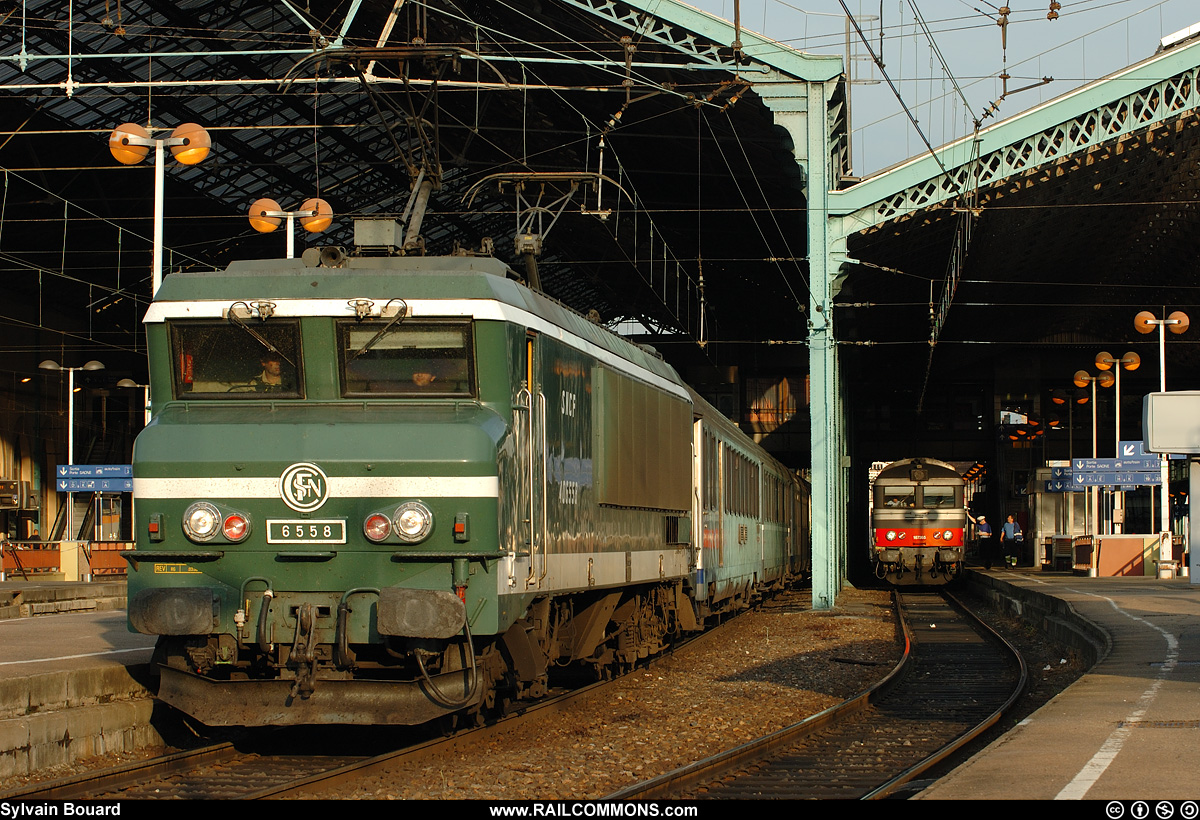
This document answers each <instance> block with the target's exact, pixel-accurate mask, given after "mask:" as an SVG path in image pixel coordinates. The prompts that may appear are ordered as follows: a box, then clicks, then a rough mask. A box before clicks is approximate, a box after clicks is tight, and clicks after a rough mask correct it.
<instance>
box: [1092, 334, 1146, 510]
mask: <svg viewBox="0 0 1200 820" xmlns="http://www.w3.org/2000/svg"><path fill="white" fill-rule="evenodd" d="M1141 364H1142V357H1141V356H1139V355H1138V354H1136V353H1134V352H1132V351H1130V352H1128V353H1126V354H1125V355H1124V356H1122V357H1121V358H1119V359H1114V358H1113V357H1112V356H1111V355H1110V354H1109V352H1108V351H1107V350H1102V351H1100V352H1099V353H1097V354H1096V369H1097V370H1104V371H1106V370H1108V369H1109V368H1110V367H1111V368H1112V369H1113V374H1114V375H1115V377H1116V394H1115V397H1116V402H1115V405H1116V416H1117V422H1116V437H1115V440H1114V443H1113V455H1114V456H1116V457H1117V458H1120V457H1121V369H1122V368H1124V369H1125V370H1137V369H1138V367H1140V366H1141ZM1124 502H1125V493H1123V492H1121V491H1120V490H1118V491H1116V492H1114V493H1113V533H1114V534H1116V533H1120V532H1121V531H1122V530H1121V526H1122V525H1123V524H1124V523H1125V510H1124Z"/></svg>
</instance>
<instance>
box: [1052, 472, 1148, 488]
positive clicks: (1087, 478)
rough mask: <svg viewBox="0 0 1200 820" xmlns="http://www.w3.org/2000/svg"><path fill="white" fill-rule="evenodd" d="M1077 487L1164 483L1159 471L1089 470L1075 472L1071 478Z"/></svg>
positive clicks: (1142, 485)
mask: <svg viewBox="0 0 1200 820" xmlns="http://www.w3.org/2000/svg"><path fill="white" fill-rule="evenodd" d="M1071 481H1072V483H1074V485H1075V486H1076V487H1111V486H1114V485H1118V484H1119V485H1122V486H1126V487H1146V486H1150V485H1160V484H1162V475H1161V474H1159V473H1132V472H1115V471H1114V472H1103V473H1101V472H1088V473H1075V475H1074V476H1073V477H1072V479H1071Z"/></svg>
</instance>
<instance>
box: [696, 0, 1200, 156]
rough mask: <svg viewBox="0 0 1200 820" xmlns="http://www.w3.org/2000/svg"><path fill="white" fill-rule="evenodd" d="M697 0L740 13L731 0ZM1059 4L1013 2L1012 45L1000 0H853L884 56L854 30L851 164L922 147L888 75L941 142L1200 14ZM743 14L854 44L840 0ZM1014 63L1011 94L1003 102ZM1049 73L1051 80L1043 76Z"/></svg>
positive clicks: (1180, 2)
mask: <svg viewBox="0 0 1200 820" xmlns="http://www.w3.org/2000/svg"><path fill="white" fill-rule="evenodd" d="M690 2H691V5H693V6H696V7H697V8H700V9H703V10H704V11H707V12H709V13H711V14H715V15H717V16H719V17H723V18H725V19H727V20H732V19H733V16H734V0H690ZM1059 2H1060V3H1061V8H1059V9H1057V12H1058V15H1059V16H1058V19H1056V20H1048V19H1047V14H1048V13H1049V11H1050V5H1051V2H1050V0H1023V2H1021V1H1020V0H1019V1H1018V2H1010V3H1009V8H1010V9H1011V11H1010V13H1009V15H1008V18H1007V19H1008V25H1007V27H1006V29H1007V38H1006V39H1007V44H1006V46H1007V47H1005V44H1004V43H1002V29H1001V27H1000V26H999V25H998V24H997V20H998V19H999V18H1000V15H999V12H998V8H999V7H1002V6H1004V2H1003V0H995V2H994V3H991V2H987V0H845V3H846V6H847V7H848V8H849V9H850V12H851V14H853V15H854V17H855V19H856V20H857V22H858V25H859V27H860V28H861V29H862V31H863V34H864V35H865V36H866V38H867V40H868V41H869V42H870V46H871V49H873V50H874V53H875V54H876V55H877V56H878V55H880V54H882V61H883V64H884V67H883V69H882V70H881V69H880V68H879V67H878V66H877V65H876V64H875V63H874V61H873V60H872V59H871V56H870V54H869V53H868V51H867V47H866V45H864V44H863V42H862V40H861V39H860V38H859V36H858V34H857V32H856V31H855V30H854V28H853V27H851V29H850V38H851V42H850V55H851V59H850V63H851V75H852V77H853V79H854V84H853V85H852V86H851V121H852V127H853V143H852V151H853V166H854V173H855V174H857V175H859V176H866V175H869V174H871V173H874V172H876V171H879V170H882V169H884V168H887V167H889V166H891V165H894V164H896V163H899V162H902V161H904V160H906V159H908V158H909V157H912V156H915V155H916V154H919V153H922V152H924V151H925V150H926V148H925V143H924V141H923V140H922V136H921V133H919V132H918V131H917V127H916V126H913V125H912V123H911V122H910V121H909V118H908V116H907V115H906V114H905V113H904V108H903V107H902V105H901V104H900V102H899V101H898V100H897V98H896V95H895V94H894V93H893V92H892V90H891V89H890V88H889V86H888V84H887V82H886V81H885V78H884V72H886V75H887V77H890V78H891V80H892V82H893V83H894V84H895V86H896V89H897V90H898V91H899V93H900V96H901V97H902V98H903V100H904V103H905V104H906V105H907V106H908V108H909V109H910V110H911V111H912V112H913V114H914V116H915V117H916V119H917V123H918V126H919V127H920V129H921V132H923V133H924V135H925V138H926V139H928V141H929V142H930V143H931V144H932V145H934V146H935V147H936V146H939V145H942V144H945V143H947V142H951V141H953V140H954V139H957V138H959V137H962V136H965V135H967V134H970V133H971V131H972V129H973V126H974V121H975V120H976V119H979V120H981V121H982V122H983V124H984V125H985V126H986V125H990V124H992V123H995V122H997V121H998V120H1000V119H1004V118H1006V117H1011V116H1013V115H1014V114H1018V113H1020V112H1021V111H1024V110H1025V109H1028V108H1031V107H1033V106H1036V105H1038V104H1039V103H1042V102H1044V101H1046V100H1051V99H1054V98H1055V97H1058V96H1060V95H1062V94H1065V93H1067V92H1068V91H1071V90H1073V89H1075V88H1078V87H1079V86H1081V85H1084V84H1086V83H1089V82H1091V81H1093V80H1096V79H1099V78H1101V77H1104V76H1105V75H1108V74H1111V73H1113V72H1114V71H1117V70H1119V69H1122V68H1124V67H1125V66H1128V65H1132V64H1133V63H1136V62H1139V61H1141V60H1143V59H1145V58H1147V57H1150V56H1151V55H1153V54H1154V52H1155V50H1156V49H1157V48H1158V45H1159V41H1160V40H1161V39H1162V38H1163V37H1165V36H1166V35H1169V34H1171V33H1173V32H1176V31H1179V30H1181V29H1185V28H1188V27H1189V26H1192V25H1194V24H1196V23H1200V3H1198V2H1196V0H1059ZM919 19H923V20H924V23H925V26H921V25H920V23H919V22H918V20H919ZM741 20H742V26H743V27H744V28H748V29H752V30H754V31H757V32H760V33H762V34H765V35H766V36H768V37H770V38H771V39H773V40H778V41H780V42H783V43H785V44H787V45H789V46H791V47H793V48H796V49H798V50H800V51H806V52H811V53H813V54H839V55H845V54H846V53H847V49H846V45H847V32H846V29H847V21H846V14H845V11H844V10H843V8H842V5H841V3H839V2H838V0H789V2H784V0H741ZM881 22H882V31H883V38H882V46H881V43H880V27H881ZM926 29H928V32H929V35H927V34H926ZM930 36H931V37H932V43H933V44H934V45H931V40H930ZM939 55H940V56H939ZM943 64H944V65H945V67H946V68H948V69H949V72H948V73H947V71H946V70H945V69H944V68H943ZM1006 68H1007V72H1008V74H1009V75H1010V79H1009V80H1008V91H1009V93H1008V95H1007V96H1005V97H1004V99H1000V98H1001V97H1002V95H1003V94H1004V86H1003V82H1002V81H1001V79H1000V77H999V75H1000V74H1001V73H1003V72H1004V70H1005V69H1006ZM1044 77H1052V78H1053V81H1052V82H1049V83H1045V84H1042V83H1041V80H1042V78H1044ZM956 84H957V88H956ZM1030 85H1034V86H1035V87H1033V88H1029V89H1027V90H1019V91H1018V89H1022V88H1023V87H1026V86H1030ZM960 90H961V93H960ZM997 102H998V106H996V107H995V109H994V112H993V113H992V114H991V115H990V116H987V117H984V116H983V115H984V112H985V111H988V110H991V109H992V107H993V104H995V103H997Z"/></svg>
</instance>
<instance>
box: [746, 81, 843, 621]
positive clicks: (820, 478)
mask: <svg viewBox="0 0 1200 820" xmlns="http://www.w3.org/2000/svg"><path fill="white" fill-rule="evenodd" d="M835 86H836V80H830V81H826V82H797V81H793V82H788V83H780V84H778V85H775V84H772V85H768V84H764V83H759V84H757V85H756V86H755V90H756V91H757V92H758V93H759V95H760V96H761V97H762V99H763V102H764V103H765V104H766V105H767V107H768V108H770V109H771V111H772V113H773V114H774V115H775V123H776V124H777V125H780V126H782V127H783V128H785V129H786V130H787V131H788V133H789V134H790V135H791V138H792V143H793V146H794V148H793V150H794V152H795V155H796V162H797V163H798V164H799V165H800V166H801V168H802V169H803V171H804V178H805V195H806V198H807V205H808V265H809V304H808V327H807V328H806V334H807V337H808V361H809V373H810V389H809V394H810V396H811V401H810V405H809V411H810V413H811V429H812V551H813V555H812V606H813V609H830V608H832V607H833V606H834V605H835V604H836V601H837V594H838V591H839V590H840V589H841V586H842V582H843V580H844V579H845V577H846V556H845V544H846V521H845V517H846V498H847V494H846V489H847V488H846V479H845V473H846V470H845V469H844V468H843V467H842V464H843V458H842V456H843V454H844V453H845V450H846V448H845V440H844V438H843V432H842V431H843V429H844V425H843V424H842V421H841V420H842V418H843V415H842V414H843V407H842V402H841V399H840V395H841V386H840V379H839V377H838V367H837V350H836V338H835V336H834V327H833V309H832V304H833V287H832V283H833V278H834V277H835V276H836V275H837V273H838V264H839V262H840V260H836V261H835V259H834V258H833V253H832V251H833V249H832V248H831V247H830V241H831V240H830V231H829V226H828V221H827V214H828V195H829V189H830V181H831V176H832V173H831V168H830V138H829V123H828V116H827V110H828V100H829V98H830V95H831V94H832V93H833V91H834V88H835Z"/></svg>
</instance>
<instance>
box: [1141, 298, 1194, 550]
mask: <svg viewBox="0 0 1200 820" xmlns="http://www.w3.org/2000/svg"><path fill="white" fill-rule="evenodd" d="M1189 324H1191V321H1190V320H1189V319H1188V315H1187V314H1186V313H1184V312H1183V311H1182V310H1177V311H1175V312H1174V313H1172V314H1171V315H1170V316H1168V317H1167V318H1165V319H1156V318H1155V317H1154V314H1153V313H1151V312H1150V311H1148V310H1143V311H1141V312H1139V313H1138V314H1137V315H1136V316H1134V317H1133V326H1134V327H1135V328H1136V329H1137V332H1138V333H1153V332H1154V328H1155V326H1157V327H1158V390H1159V392H1160V393H1166V392H1167V330H1168V329H1170V331H1171V332H1172V333H1175V334H1180V333H1183V332H1184V331H1186V330H1187V329H1188V325H1189ZM1167 466H1168V462H1167V454H1166V453H1163V454H1162V457H1161V459H1160V462H1159V471H1160V473H1161V477H1162V487H1161V489H1160V492H1159V495H1160V503H1161V507H1160V508H1161V510H1162V532H1163V533H1164V534H1165V535H1166V537H1165V538H1162V539H1160V540H1161V542H1162V548H1161V552H1160V555H1159V558H1160V559H1161V560H1163V561H1173V560H1175V549H1174V546H1173V545H1172V543H1171V499H1170V493H1168V492H1167V483H1168V479H1169V478H1170V476H1169V475H1168V472H1169V471H1168V469H1167ZM1162 553H1167V554H1165V555H1164V554H1162Z"/></svg>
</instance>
